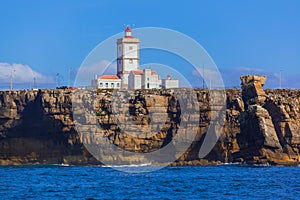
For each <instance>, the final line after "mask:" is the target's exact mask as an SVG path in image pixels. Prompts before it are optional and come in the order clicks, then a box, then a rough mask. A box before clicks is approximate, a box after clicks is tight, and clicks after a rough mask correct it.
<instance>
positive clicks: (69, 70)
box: [68, 68, 71, 88]
mask: <svg viewBox="0 0 300 200" xmlns="http://www.w3.org/2000/svg"><path fill="white" fill-rule="evenodd" d="M70 77H71V69H70V68H68V88H69V87H70Z"/></svg>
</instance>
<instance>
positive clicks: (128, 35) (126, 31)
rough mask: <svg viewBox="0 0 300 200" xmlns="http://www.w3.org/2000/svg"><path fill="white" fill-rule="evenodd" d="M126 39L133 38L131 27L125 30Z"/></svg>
mask: <svg viewBox="0 0 300 200" xmlns="http://www.w3.org/2000/svg"><path fill="white" fill-rule="evenodd" d="M125 38H132V35H131V30H130V28H129V26H127V27H126V29H125Z"/></svg>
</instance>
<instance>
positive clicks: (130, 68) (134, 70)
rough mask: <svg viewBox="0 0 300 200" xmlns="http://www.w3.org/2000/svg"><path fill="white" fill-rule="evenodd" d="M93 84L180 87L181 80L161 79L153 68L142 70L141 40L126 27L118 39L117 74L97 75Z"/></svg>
mask: <svg viewBox="0 0 300 200" xmlns="http://www.w3.org/2000/svg"><path fill="white" fill-rule="evenodd" d="M92 86H93V87H96V88H123V89H128V88H129V89H154V88H157V89H159V88H162V87H163V88H178V87H179V81H178V80H175V79H167V80H161V79H160V77H159V75H158V74H157V73H156V72H155V71H153V70H151V69H144V70H140V40H139V39H138V38H134V37H133V36H132V33H131V30H130V28H129V27H126V29H125V36H124V37H123V38H120V39H118V40H117V75H103V76H101V77H100V78H97V77H95V79H94V80H92Z"/></svg>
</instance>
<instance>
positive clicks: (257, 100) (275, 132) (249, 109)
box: [236, 76, 300, 164]
mask: <svg viewBox="0 0 300 200" xmlns="http://www.w3.org/2000/svg"><path fill="white" fill-rule="evenodd" d="M241 81H242V83H241V85H242V98H243V101H244V104H245V109H246V110H245V111H244V112H242V113H241V115H240V134H239V135H238V137H237V140H238V144H239V147H240V151H239V152H238V153H237V154H236V156H237V157H240V161H246V162H247V163H269V164H297V163H298V156H297V155H298V147H297V144H298V141H297V142H296V140H297V139H296V138H298V137H299V136H300V133H299V132H298V131H297V130H295V127H297V128H298V127H299V124H298V122H297V118H296V116H295V117H294V119H291V118H290V116H289V114H288V113H287V112H286V110H285V108H286V107H290V106H289V105H283V104H282V103H279V102H278V100H275V98H274V96H273V95H274V93H273V92H272V91H269V92H270V93H269V94H268V95H266V93H265V91H264V90H263V88H262V87H263V85H264V84H265V82H266V77H265V76H242V77H241ZM280 95H282V97H283V98H284V97H285V96H284V94H280ZM290 98H292V97H290ZM298 98H299V97H298V96H294V97H293V99H294V100H296V101H297V100H298ZM274 100H275V101H274ZM294 113H298V111H295V110H294ZM290 127H294V128H292V129H293V130H291V128H290ZM297 128H296V129H297ZM291 135H293V136H294V137H293V138H295V142H292V140H290V137H291Z"/></svg>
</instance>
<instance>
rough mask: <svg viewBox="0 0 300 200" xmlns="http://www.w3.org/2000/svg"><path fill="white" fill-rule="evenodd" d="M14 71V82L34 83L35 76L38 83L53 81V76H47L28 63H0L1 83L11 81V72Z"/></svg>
mask: <svg viewBox="0 0 300 200" xmlns="http://www.w3.org/2000/svg"><path fill="white" fill-rule="evenodd" d="M11 73H12V77H13V82H14V83H20V84H22V83H24V84H25V83H33V79H34V78H35V79H36V81H37V82H38V83H53V82H54V81H53V79H52V78H51V77H48V76H45V75H43V74H41V73H39V72H36V71H34V70H33V69H32V68H31V67H29V66H28V65H23V64H9V63H0V83H1V84H6V83H9V82H10V74H11Z"/></svg>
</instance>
